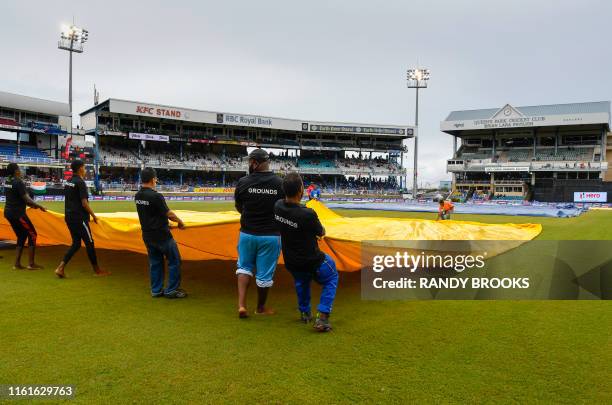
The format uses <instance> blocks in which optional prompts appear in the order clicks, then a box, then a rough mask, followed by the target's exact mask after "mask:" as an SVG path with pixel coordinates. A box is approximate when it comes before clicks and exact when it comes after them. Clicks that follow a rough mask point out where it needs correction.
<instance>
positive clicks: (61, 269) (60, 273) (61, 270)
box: [55, 265, 66, 278]
mask: <svg viewBox="0 0 612 405" xmlns="http://www.w3.org/2000/svg"><path fill="white" fill-rule="evenodd" d="M55 275H56V276H58V277H59V278H66V275H65V274H64V266H62V265H60V266H59V267H58V268H57V269H55Z"/></svg>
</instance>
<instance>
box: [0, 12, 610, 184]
mask: <svg viewBox="0 0 612 405" xmlns="http://www.w3.org/2000/svg"><path fill="white" fill-rule="evenodd" d="M73 17H74V19H75V21H76V23H77V25H82V26H84V27H86V28H87V29H89V31H90V40H89V42H88V43H87V44H86V52H85V53H84V54H82V55H77V56H76V57H75V66H74V68H75V76H74V80H75V81H74V98H75V101H74V105H75V107H74V110H75V111H77V112H80V111H82V110H83V109H85V108H86V107H88V106H91V104H92V101H93V91H92V88H93V85H94V83H95V84H96V86H97V87H98V89H99V91H100V93H101V98H102V99H105V98H107V97H116V98H126V99H131V100H139V101H146V102H151V103H163V104H170V105H176V106H180V107H189V108H196V109H208V110H225V111H230V112H237V113H247V114H249V113H250V114H261V115H271V116H279V117H287V118H300V119H312V120H323V121H325V120H327V121H350V122H365V123H378V124H413V123H414V90H408V89H406V83H405V76H406V73H405V71H406V69H407V68H408V67H411V66H414V65H416V64H417V63H418V64H419V65H421V66H424V67H428V68H429V69H430V70H431V82H430V88H429V89H427V90H425V91H423V92H422V97H421V104H420V106H421V114H420V123H421V127H420V135H421V138H420V139H421V141H420V144H419V145H420V151H421V153H420V159H419V171H420V175H421V178H422V179H423V181H424V182H437V181H438V180H442V179H446V178H448V177H449V176H447V174H446V173H445V161H446V159H447V158H449V157H450V154H451V150H452V140H451V137H450V136H448V135H445V134H442V133H441V132H440V131H439V123H440V121H441V120H443V119H444V118H445V117H446V116H447V115H448V113H449V112H450V111H452V110H457V109H472V108H487V107H489V108H490V107H502V106H503V105H504V104H505V103H510V104H513V105H516V106H521V105H533V104H552V103H567V102H580V101H599V100H610V99H612V74H611V68H612V53H611V52H610V33H611V31H610V28H609V24H610V21H611V19H612V2H610V1H606V0H600V1H597V0H581V1H575V0H574V1H567V0H505V1H498V0H464V1H459V0H446V1H443V0H429V1H420V2H416V1H408V0H405V1H376V2H375V1H363V0H342V1H334V0H327V1H323V0H310V1H299V2H298V1H290V0H262V1H252V0H244V1H231V0H227V1H221V0H216V1H208V0H199V1H195V0H194V1H187V0H172V1H168V0H165V1H156V0H149V1H146V2H145V1H128V0H123V1H115V0H105V1H95V2H94V1H88V0H79V1H52V2H51V1H27V0H23V1H16V0H13V1H6V2H3V4H2V24H0V34H1V37H2V38H3V41H2V63H0V90H3V91H9V92H14V93H19V94H25V95H30V96H35V97H41V98H49V99H54V100H67V86H68V85H67V83H68V78H67V63H68V55H67V53H66V52H64V51H59V50H58V49H57V39H58V37H59V32H60V28H61V26H62V23H70V22H71V21H72V19H73ZM409 147H410V148H411V152H412V143H410V145H409ZM409 167H412V166H411V163H409Z"/></svg>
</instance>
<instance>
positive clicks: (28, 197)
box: [23, 193, 47, 212]
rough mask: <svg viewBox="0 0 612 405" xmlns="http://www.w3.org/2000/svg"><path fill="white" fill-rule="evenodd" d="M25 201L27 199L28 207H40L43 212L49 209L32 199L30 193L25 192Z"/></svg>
mask: <svg viewBox="0 0 612 405" xmlns="http://www.w3.org/2000/svg"><path fill="white" fill-rule="evenodd" d="M23 201H25V203H26V205H27V206H28V207H32V208H34V209H39V210H41V211H42V212H47V209H46V208H45V207H43V206H42V205H40V204H38V203H37V202H36V201H34V200H32V198H31V197H30V196H29V195H28V193H25V194H24V195H23Z"/></svg>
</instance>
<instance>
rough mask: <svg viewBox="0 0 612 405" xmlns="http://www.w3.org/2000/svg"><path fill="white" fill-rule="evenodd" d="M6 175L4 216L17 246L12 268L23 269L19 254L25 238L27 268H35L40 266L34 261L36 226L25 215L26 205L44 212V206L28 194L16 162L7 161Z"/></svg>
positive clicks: (21, 251)
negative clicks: (27, 252) (11, 229)
mask: <svg viewBox="0 0 612 405" xmlns="http://www.w3.org/2000/svg"><path fill="white" fill-rule="evenodd" d="M6 171H7V172H8V173H7V174H8V177H7V179H6V183H5V184H4V193H5V195H6V203H5V204H4V218H6V220H7V221H8V222H9V223H10V224H11V228H13V231H14V232H15V236H16V237H17V248H16V253H15V264H14V265H13V268H14V269H16V270H17V269H23V268H24V267H23V266H22V265H21V254H22V253H23V247H24V246H25V242H26V240H27V241H28V250H29V255H28V256H29V257H28V258H29V264H28V267H27V268H28V270H37V269H41V268H42V267H41V266H39V265H37V264H36V263H35V261H34V256H35V251H36V236H37V233H36V228H34V224H32V221H30V218H28V216H27V215H26V206H29V207H32V208H38V209H39V210H41V211H43V212H45V211H47V210H46V209H45V207H43V206H42V205H39V204H37V203H36V202H34V200H32V198H31V197H30V196H29V194H28V191H27V189H26V186H25V184H24V182H23V180H22V179H21V169H19V166H18V165H17V163H9V164H8V166H7V167H6Z"/></svg>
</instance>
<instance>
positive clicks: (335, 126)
mask: <svg viewBox="0 0 612 405" xmlns="http://www.w3.org/2000/svg"><path fill="white" fill-rule="evenodd" d="M101 110H107V111H109V112H111V113H117V114H126V115H137V116H141V117H150V118H158V119H169V120H178V121H185V122H195V123H208V124H216V125H232V126H241V127H255V128H269V129H278V130H287V131H312V132H323V133H344V134H353V135H388V136H396V137H404V138H407V137H411V136H412V135H413V128H412V127H411V126H408V125H382V124H358V123H347V122H321V121H312V120H300V119H289V118H278V117H269V116H261V115H250V114H237V113H228V112H222V111H206V110H194V109H188V108H182V107H174V106H167V105H161V104H151V103H145V102H140V101H130V100H121V99H116V98H109V99H107V100H105V101H103V102H101V103H100V104H98V105H95V106H93V107H91V108H89V109H87V110H85V111H83V112H82V113H81V117H84V116H86V115H88V114H91V113H92V112H94V111H101ZM85 121H86V122H89V121H90V120H85ZM81 123H83V120H82V121H81ZM85 129H91V128H85Z"/></svg>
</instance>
